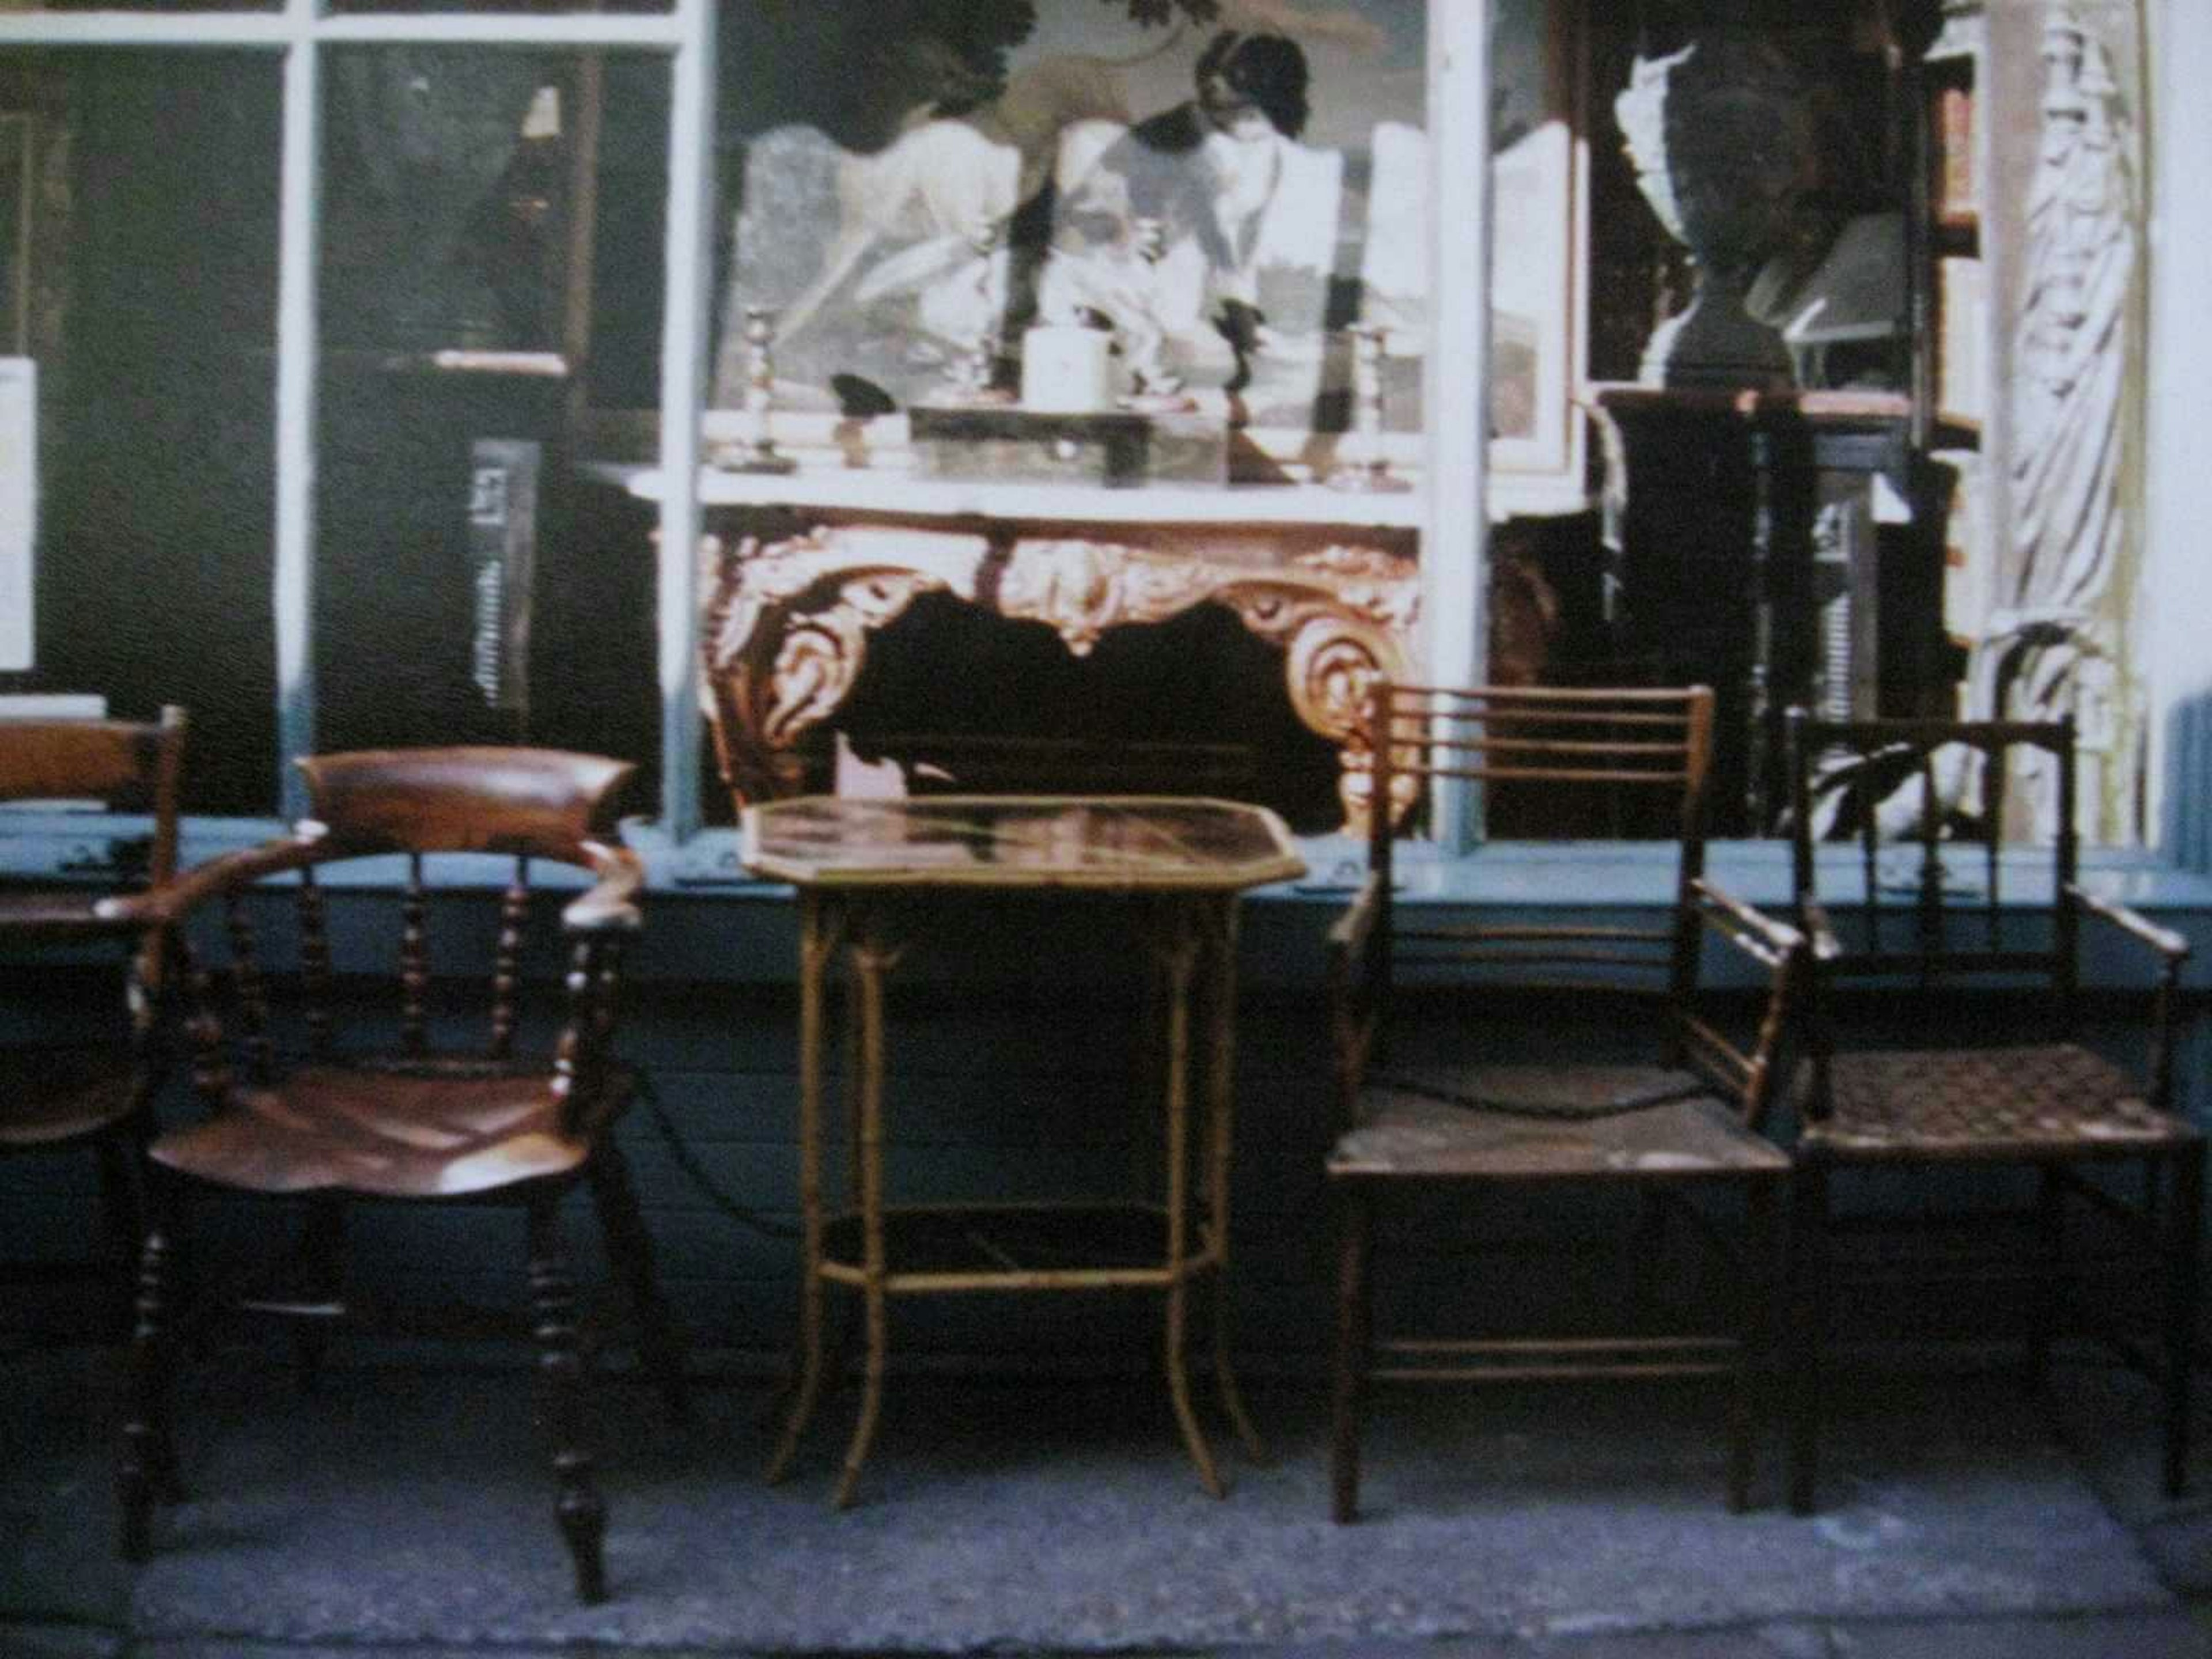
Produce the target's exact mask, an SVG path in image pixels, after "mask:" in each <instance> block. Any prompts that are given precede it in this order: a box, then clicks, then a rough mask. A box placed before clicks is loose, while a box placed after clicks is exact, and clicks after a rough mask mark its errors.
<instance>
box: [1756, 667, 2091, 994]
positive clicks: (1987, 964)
mask: <svg viewBox="0 0 2212 1659" xmlns="http://www.w3.org/2000/svg"><path fill="white" fill-rule="evenodd" d="M1788 725H1789V757H1790V796H1791V800H1790V866H1791V884H1792V886H1793V888H1794V890H1795V893H1796V902H1797V906H1798V908H1799V911H1800V913H1801V915H1802V916H1804V917H1805V918H1806V919H1808V921H1817V922H1818V923H1820V926H1818V927H1809V928H1808V933H1811V934H1812V936H1813V937H1814V939H1816V940H1820V941H1821V942H1822V974H1823V976H1824V977H1829V978H1833V977H1836V976H1838V975H1848V976H1852V977H1858V976H1891V977H1909V978H1910V979H1911V981H1913V982H1915V983H1916V984H1917V986H1918V987H1920V988H1922V989H1923V990H1927V989H1933V988H1935V987H1937V986H1938V985H1941V984H1947V983H1948V984H1954V985H1963V984H1972V983H1974V982H1977V981H1980V982H1988V981H1990V980H1991V979H1993V978H1999V977H2002V978H2009V979H2013V980H2017V981H2025V982H2028V983H2038V982H2039V983H2040V984H2041V985H2043V986H2045V987H2049V989H2050V990H2051V992H2052V993H2053V994H2054V997H2055V1002H2056V1006H2055V1008H2054V1010H2053V1012H2055V1013H2056V1015H2057V1017H2058V1018H2061V1019H2062V1020H2070V1018H2072V1005H2073V996H2074V992H2075V979H2076V972H2077V969H2076V966H2075V947H2076V945H2077V943H2078V937H2077V936H2078V933H2079V927H2078V918H2077V916H2076V915H2075V910H2074V908H2073V906H2072V905H2070V904H2069V903H2068V902H2066V896H2067V894H2068V892H2069V890H2070V889H2071V888H2073V886H2074V884H2075V874H2076V870H2077V866H2078V864H2079V861H2080V851H2079V837H2078V836H2077V834H2076V832H2075V826H2074V804H2075V731H2074V723H2073V721H2072V720H2070V719H2067V720H2049V721H2027V720H1819V719H1815V718H1814V716H1813V715H1811V714H1808V713H1807V712H1806V711H1805V710H1803V709H1802V708H1793V709H1791V710H1790V714H1789V720H1788ZM2023 757H2025V758H2027V759H2028V760H2029V761H2031V763H2033V766H2034V767H2035V769H2038V770H2039V771H2040V772H2041V773H2042V774H2043V775H2045V778H2046V779H2047V781H2048V783H2049V787H2050V790H2051V804H2052V808H2053V812H2054V817H2055V823H2054V825H2053V830H2052V842H2051V848H2050V858H2049V861H2048V864H2047V866H2045V867H2044V868H2042V869H2040V870H2039V869H2037V868H2035V867H2034V866H2035V864H2036V863H2038V862H2040V860H2033V861H2023V860H2008V859H2006V858H2005V857H2004V856H2002V854H2003V849H2004V846H2005V842H2006V824H2005V821H2004V812H2003V811H2002V803H2003V800H2004V796H2005V793H2006V791H2005V785H2006V780H2007V779H2008V778H2010V777H2012V776H2014V775H2015V772H2016V771H2017V770H2019V769H2020V767H2019V763H2020V762H2021V760H2022V758H2023ZM1830 805H1834V806H1835V807H1836V808H1837V809H1838V810H1837V811H1828V810H1827V809H1828V807H1829V806H1830ZM1838 818H1841V819H1844V821H1845V824H1846V829H1847V832H1848V833H1849V834H1850V837H1851V840H1852V842H1854V844H1855V845H1856V848H1857V857H1856V858H1855V859H1850V860H1836V859H1827V860H1823V859H1821V858H1820V856H1819V855H1818V853H1817V850H1816V849H1817V848H1818V846H1819V844H1820V841H1819V838H1820V827H1821V825H1822V824H1823V823H1826V822H1830V821H1833V820H1836V819H1838ZM1852 818H1855V819H1856V822H1855V823H1851V822H1850V819H1852ZM1899 854H1903V857H1902V858H1900V857H1899Z"/></svg>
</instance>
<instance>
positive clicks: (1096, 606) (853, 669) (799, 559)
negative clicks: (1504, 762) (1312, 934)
mask: <svg viewBox="0 0 2212 1659" xmlns="http://www.w3.org/2000/svg"><path fill="white" fill-rule="evenodd" d="M625 483H627V485H628V487H629V489H630V490H631V491H632V493H634V494H637V495H645V496H648V497H650V496H651V495H653V494H654V493H655V492H656V490H657V487H658V486H657V481H656V478H655V476H654V475H652V474H649V473H640V474H638V475H635V476H632V477H628V478H626V479H625ZM700 497H701V501H702V505H703V506H704V507H705V509H706V513H707V522H708V531H709V533H708V535H707V536H706V538H704V539H703V541H702V550H701V557H702V562H703V566H704V568H702V573H701V575H702V580H701V585H700V592H701V594H702V611H703V615H702V627H701V669H702V674H703V676H704V678H705V680H706V682H707V684H706V686H705V688H704V689H705V690H706V693H707V695H706V697H705V699H704V702H705V707H706V708H708V711H709V714H710V716H711V718H712V720H713V722H714V738H715V743H716V749H717V754H718V757H719V759H720V764H721V769H722V772H723V775H724V777H725V778H726V781H728V783H729V785H730V787H731V788H732V791H733V792H735V793H736V795H737V796H738V799H741V800H744V801H763V800H773V799H781V798H784V797H787V796H790V795H793V794H794V793H798V792H799V789H800V788H801V787H803V786H802V776H803V772H802V766H801V758H800V752H799V744H800V740H801V738H804V737H805V734H806V733H807V732H809V731H811V729H813V728H815V727H817V726H825V725H834V723H835V716H836V714H837V711H838V709H839V708H840V707H841V706H842V704H843V703H844V702H845V700H846V698H847V696H848V695H849V694H850V693H851V691H852V690H853V687H854V682H855V681H856V680H857V678H859V675H860V667H861V665H862V662H863V660H864V659H865V658H866V653H867V650H868V645H869V641H870V639H871V637H872V635H874V634H875V632H876V631H877V630H878V629H882V628H884V627H885V626H886V625H888V624H889V623H892V622H894V621H896V619H897V618H898V617H900V616H901V615H902V614H903V613H904V612H905V611H906V610H907V608H908V606H909V605H912V604H913V603H914V601H915V599H916V598H917V597H919V596H920V595H921V594H923V593H927V592H940V593H945V594H949V595H951V596H952V597H954V598H956V599H960V600H963V601H964V602H966V603H968V604H970V605H980V606H982V607H985V608H987V609H988V610H990V611H993V612H994V613H995V614H997V615H1000V616H1003V617H1009V618H1015V619H1021V620H1033V621H1038V622H1042V623H1047V624H1048V625H1049V626H1050V627H1051V628H1052V629H1054V632H1055V633H1057V634H1058V635H1059V636H1060V639H1061V641H1064V642H1065V643H1066V647H1067V648H1068V650H1069V651H1071V652H1073V653H1076V654H1077V655H1079V656H1080V655H1085V654H1087V653H1089V652H1090V651H1091V649H1092V648H1093V647H1095V646H1096V645H1097V642H1098V641H1099V639H1100V637H1101V635H1103V634H1104V633H1105V632H1106V631H1107V630H1108V629H1114V628H1121V627H1125V626H1128V625H1131V624H1133V623H1157V622H1163V621H1165V620H1167V619H1168V618H1170V617H1175V616H1176V615H1179V614H1180V613H1182V611H1187V610H1188V609H1190V608H1191V607H1192V606H1194V605H1202V604H1209V603H1210V604H1218V605H1224V606H1226V607H1227V608H1228V609H1229V610H1230V611H1231V612H1233V613H1234V614H1235V615H1236V616H1237V617H1239V618H1240V619H1241V620H1242V621H1243V624H1244V626H1245V627H1246V628H1247V629H1249V630H1250V631H1251V632H1252V633H1253V634H1254V635H1256V636H1258V637H1259V638H1261V639H1262V640H1265V641H1267V642H1268V643H1269V644H1271V645H1273V646H1274V647H1277V648H1278V649H1279V650H1280V651H1281V653H1282V654H1283V672H1284V684H1285V690H1286V692H1287V694H1288V696H1289V699H1290V703H1291V708H1293V709H1295V710H1296V712H1297V716H1298V718H1299V720H1301V721H1302V722H1303V723H1304V725H1305V726H1307V728H1308V729H1310V730H1311V731H1313V732H1316V733H1318V734H1319V735H1321V736H1322V737H1324V738H1328V740H1329V741H1330V742H1332V743H1334V744H1338V745H1339V746H1340V747H1341V746H1342V745H1343V744H1345V743H1346V741H1347V740H1349V739H1350V738H1351V737H1352V733H1353V731H1354V727H1355V723H1356V716H1357V713H1358V708H1359V703H1360V698H1361V696H1362V694H1363V692H1364V688H1365V686H1366V685H1367V684H1368V683H1369V681H1370V679H1371V678H1373V677H1374V676H1375V675H1376V674H1389V675H1391V676H1393V677H1397V678H1403V677H1405V676H1406V675H1407V673H1408V672H1409V671H1411V670H1412V669H1413V666H1414V665H1415V663H1416V662H1417V660H1418V653H1417V650H1416V637H1417V635H1416V630H1417V626H1418V623H1419V609H1420V582H1419V570H1418V563H1417V561H1416V558H1415V547H1416V544H1417V543H1418V539H1419V524H1420V511H1421V509H1420V506H1419V496H1418V495H1351V494H1345V493H1340V492H1337V491H1334V490H1330V489H1326V488H1322V487H1318V486H1312V485H1298V484H1252V485H1243V484H1239V485H1229V486H1220V487H1211V488H1208V487H1190V488H1177V487H1173V486H1151V487H1146V488H1142V489H1121V488H1108V487H1104V486H1098V485H1071V484H1064V483H1053V484H1022V483H967V482H960V481H951V480H945V479H941V478H925V477H914V476H911V475H908V474H902V473H901V472H899V471H896V470H891V469H866V468H863V469H853V470H850V471H837V470H835V469H823V470H820V471H816V470H814V469H811V468H806V469H802V470H800V471H799V472H798V473H796V474H794V475H791V476H750V475H746V474H742V473H732V472H714V471H710V472H708V473H707V474H706V475H704V477H703V478H702V484H701V490H700ZM1348 775H1349V774H1348ZM1345 799H1346V809H1347V813H1348V815H1349V816H1352V817H1357V816H1358V803H1357V800H1356V799H1355V797H1354V793H1353V791H1352V788H1350V787H1347V788H1346V791H1345Z"/></svg>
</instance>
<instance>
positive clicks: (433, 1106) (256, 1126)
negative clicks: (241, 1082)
mask: <svg viewBox="0 0 2212 1659" xmlns="http://www.w3.org/2000/svg"><path fill="white" fill-rule="evenodd" d="M555 1081H556V1078H555V1073H553V1071H552V1069H551V1068H550V1066H526V1065H499V1064H494V1063H489V1062H486V1061H484V1060H480V1059H477V1058H473V1057H471V1058H458V1057H457V1058H454V1059H452V1060H394V1061H392V1062H391V1063H390V1064H388V1065H377V1064H374V1063H372V1064H367V1065H346V1066H309V1067H306V1068H303V1069H302V1070H301V1071H298V1072H295V1073H291V1074H289V1076H287V1077H285V1078H283V1079H282V1080H281V1081H280V1082H278V1083H277V1084H276V1085H271V1086H269V1087H253V1086H239V1087H235V1088H234V1089H233V1090H232V1091H231V1092H230V1094H229V1097H228V1099H227V1100H226V1102H225V1103H224V1106H223V1108H222V1110H221V1111H219V1112H217V1113H216V1115H214V1116H212V1117H210V1119H209V1120H208V1121H206V1122H204V1123H198V1124H194V1125H192V1126H191V1127H188V1128H183V1129H178V1130H173V1131H172V1132H171V1133H167V1134H165V1135H163V1136H161V1138H160V1139H157V1140H156V1141H155V1143H154V1145H153V1147H152V1148H151V1154H152V1157H153V1158H154V1160H155V1163H157V1164H161V1165H162V1166H163V1167H165V1168H167V1169H171V1170H177V1171H179V1173H181V1174H185V1175H190V1176H197V1177H198V1178H199V1179H200V1180H203V1181H211V1182H216V1183H217V1184H219V1185H222V1186H225V1187H231V1188H243V1189H245V1190H246V1191H248V1192H258V1193H308V1192H321V1191H337V1192H343V1193H356V1194H362V1195H363V1196H368V1197H383V1198H439V1197H456V1196H459V1195H460V1194H466V1193H482V1192H490V1191H493V1190H495V1189H498V1188H507V1187H513V1186H516V1185H518V1184H520V1183H522V1182H530V1181H538V1180H544V1179H549V1178H550V1177H553V1176H564V1175H568V1174H569V1173H570V1172H572V1171H574V1170H575V1169H577V1168H578V1167H579V1166H580V1164H583V1162H584V1160H585V1159H586V1158H589V1157H590V1156H591V1153H592V1140H591V1138H590V1136H589V1135H586V1134H571V1133H567V1132H565V1131H564V1130H563V1128H562V1121H561V1118H562V1108H561V1103H560V1099H559V1097H558V1096H556V1094H555V1092H554V1085H555Z"/></svg>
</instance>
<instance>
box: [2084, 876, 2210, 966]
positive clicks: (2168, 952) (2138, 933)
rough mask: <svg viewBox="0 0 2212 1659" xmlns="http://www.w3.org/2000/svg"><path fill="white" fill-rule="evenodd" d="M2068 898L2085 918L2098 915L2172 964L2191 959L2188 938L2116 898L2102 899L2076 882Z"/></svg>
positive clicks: (2098, 917)
mask: <svg viewBox="0 0 2212 1659" xmlns="http://www.w3.org/2000/svg"><path fill="white" fill-rule="evenodd" d="M2066 897H2067V900H2068V902H2070V903H2072V904H2073V905H2075V907H2076V908H2079V909H2080V910H2081V913H2082V914H2083V915H2089V916H2094V917H2095V918H2097V920H2098V921H2104V922H2108V923H2110V924H2111V925H2112V927H2117V928H2118V929H2119V931H2120V932H2121V933H2125V934H2126V935H2127V936H2128V937H2129V938H2130V939H2134V940H2136V942H2137V943H2139V944H2142V945H2148V946H2149V947H2150V948H2151V949H2152V950H2154V951H2157V952H2158V954H2159V955H2160V957H2164V958H2165V959H2166V961H2167V962H2168V963H2172V964H2175V965H2177V966H2178V965H2179V964H2180V963H2183V962H2185V961H2187V960H2188V959H2189V941H2188V940H2187V939H2184V938H2182V936H2181V935H2180V934H2179V933H2175V932H2174V931H2173V930H2172V928H2171V927H2160V926H2159V925H2158V924H2157V923H2156V922H2154V921H2151V920H2150V919H2149V918H2148V917H2147V916H2144V915H2142V914H2141V913H2139V912H2138V911H2136V910H2134V909H2131V908H2129V907H2128V906H2127V905H2124V904H2121V903H2118V902H2115V901H2113V900H2112V899H2106V898H2100V897H2098V896H2096V895H2095V894H2094V893H2092V892H2090V891H2088V890H2087V889H2085V888H2083V887H2082V886H2081V885H2080V884H2078V883H2075V882H2069V883H2068V884H2066Z"/></svg>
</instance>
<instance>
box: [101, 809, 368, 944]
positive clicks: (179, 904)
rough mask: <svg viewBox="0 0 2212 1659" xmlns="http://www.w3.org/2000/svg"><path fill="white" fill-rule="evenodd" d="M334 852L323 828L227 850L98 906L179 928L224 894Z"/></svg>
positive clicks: (122, 918) (125, 919)
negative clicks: (145, 887) (254, 845)
mask: <svg viewBox="0 0 2212 1659" xmlns="http://www.w3.org/2000/svg"><path fill="white" fill-rule="evenodd" d="M331 855H332V849H331V847H330V845H329V843H328V842H326V841H325V839H324V836H323V834H322V831H321V829H320V828H319V827H317V828H315V829H303V830H301V832H300V833H298V834H296V835H292V836H286V837H284V839H283V840H282V841H270V842H263V843H262V844H261V845H260V846H258V847H248V848H241V849H240V850H239V851H238V852H235V853H225V854H222V855H221V856H220V857H217V858H212V859H210V860H208V861H207V862H206V863H204V864H198V865H195V866H192V867H191V869H189V870H186V871H184V872H180V873H179V874H178V875H175V876H173V877H171V878H169V879H168V880H167V881H165V882H159V883H156V884H155V885H153V886H152V887H149V888H148V889H147V890H145V891H143V892H142V893H118V894H116V895H115V896H112V897H111V898H104V899H102V900H100V902H99V904H98V905H97V906H95V907H94V908H95V910H96V912H97V914H98V915H100V917H101V918H102V919H103V920H109V921H116V922H118V923H120V924H124V925H127V926H131V927H172V926H174V925H175V924H176V923H178V922H179V921H183V920H184V919H185V917H186V916H188V915H191V913H192V912H193V911H194V910H197V908H199V907H200V906H201V905H203V904H204V903H206V902H207V901H208V900H209V899H210V898H213V897H214V896H216V895H217V894H219V893H226V892H229V891H232V890H234V889H236V888H240V887H244V886H249V885H251V884H252V883H254V882H257V881H259V880H262V879H263V878H265V877H268V876H276V875H283V874H284V873H285V872H288V871H292V870H302V869H305V868H306V867H307V866H309V865H311V864H318V863H320V862H322V861H323V860H325V859H327V858H329V857H331Z"/></svg>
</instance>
